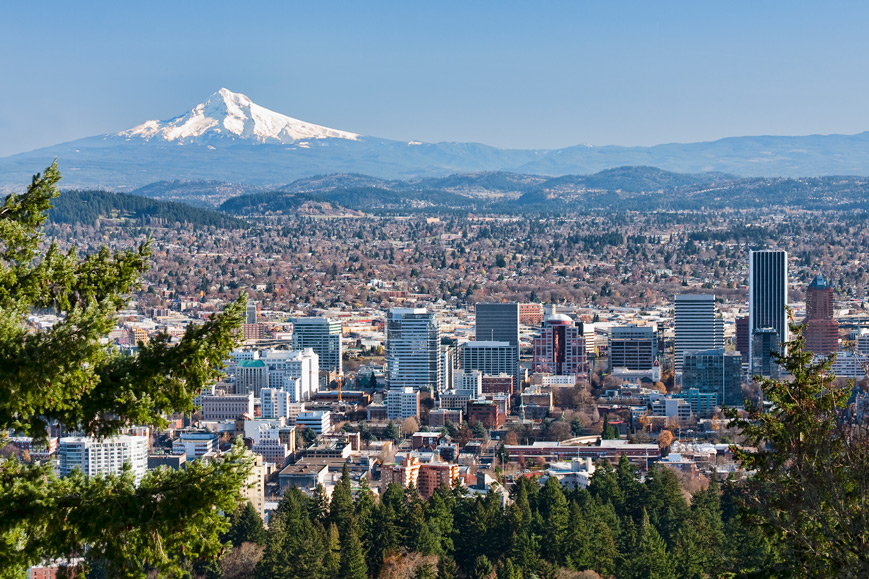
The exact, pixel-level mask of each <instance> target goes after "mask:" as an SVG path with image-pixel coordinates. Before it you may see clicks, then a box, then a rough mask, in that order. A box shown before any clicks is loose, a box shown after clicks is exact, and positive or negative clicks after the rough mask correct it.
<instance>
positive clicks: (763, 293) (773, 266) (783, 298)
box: [748, 249, 788, 375]
mask: <svg viewBox="0 0 869 579" xmlns="http://www.w3.org/2000/svg"><path fill="white" fill-rule="evenodd" d="M787 305H788V254H787V252H786V251H782V250H774V249H773V250H762V251H749V253H748V329H749V335H751V336H752V339H751V342H750V343H749V350H750V351H749V358H750V360H751V363H752V368H751V373H752V374H759V373H760V372H758V371H757V370H755V368H754V366H753V365H754V361H755V359H762V358H763V356H764V355H765V354H764V355H761V356H760V357H759V358H757V357H756V356H755V354H754V345H755V342H756V339H755V332H757V330H759V329H763V330H764V332H765V333H767V330H769V329H773V330H775V331H776V333H777V334H778V336H777V337H776V340H777V342H778V344H783V343H785V342H787V341H788V320H787V310H786V308H787ZM763 375H766V374H763Z"/></svg>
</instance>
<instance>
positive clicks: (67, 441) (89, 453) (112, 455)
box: [57, 435, 148, 483]
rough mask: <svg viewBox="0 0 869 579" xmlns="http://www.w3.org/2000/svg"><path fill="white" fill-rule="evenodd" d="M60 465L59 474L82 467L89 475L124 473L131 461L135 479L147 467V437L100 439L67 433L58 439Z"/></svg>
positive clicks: (65, 474) (125, 436) (123, 436)
mask: <svg viewBox="0 0 869 579" xmlns="http://www.w3.org/2000/svg"><path fill="white" fill-rule="evenodd" d="M57 457H58V468H59V471H60V476H67V475H68V474H70V473H71V472H72V471H73V470H75V469H79V470H80V471H81V472H83V473H84V474H86V475H88V476H94V475H100V474H121V472H123V470H124V464H125V463H129V464H130V467H131V470H132V472H133V475H134V476H135V478H136V482H137V483H138V482H140V481H141V480H142V477H143V476H145V472H147V470H148V437H147V436H130V435H122V436H113V437H111V438H106V439H104V440H97V439H95V438H91V437H89V436H67V437H64V438H61V439H60V440H59V441H58V446H57Z"/></svg>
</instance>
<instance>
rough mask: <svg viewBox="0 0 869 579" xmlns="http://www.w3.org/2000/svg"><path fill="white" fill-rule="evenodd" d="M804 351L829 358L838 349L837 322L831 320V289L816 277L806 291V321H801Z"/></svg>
mask: <svg viewBox="0 0 869 579" xmlns="http://www.w3.org/2000/svg"><path fill="white" fill-rule="evenodd" d="M803 325H804V328H803V337H804V338H805V339H806V346H805V348H806V350H809V351H810V352H812V353H813V354H815V355H817V356H829V355H830V354H832V353H834V352H836V351H837V350H838V349H839V322H837V321H836V320H835V319H833V287H832V286H831V285H830V284H828V283H827V280H826V278H825V277H824V276H822V275H818V276H816V277H815V279H813V280H812V283H810V284H809V287H808V289H807V290H806V319H805V320H803Z"/></svg>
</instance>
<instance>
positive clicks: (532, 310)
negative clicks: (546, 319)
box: [519, 304, 543, 326]
mask: <svg viewBox="0 0 869 579" xmlns="http://www.w3.org/2000/svg"><path fill="white" fill-rule="evenodd" d="M542 322H543V304H519V323H520V324H525V325H526V326H539V325H540V324H541V323H542Z"/></svg>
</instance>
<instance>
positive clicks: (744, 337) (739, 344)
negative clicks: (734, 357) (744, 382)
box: [736, 316, 751, 370]
mask: <svg viewBox="0 0 869 579" xmlns="http://www.w3.org/2000/svg"><path fill="white" fill-rule="evenodd" d="M750 344H751V332H749V331H748V316H740V317H738V318H736V351H737V352H739V353H740V354H741V355H742V367H743V368H744V369H745V370H748V366H749V362H750V361H751V358H750V357H749V356H750V354H749V351H750V349H751V348H750Z"/></svg>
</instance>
